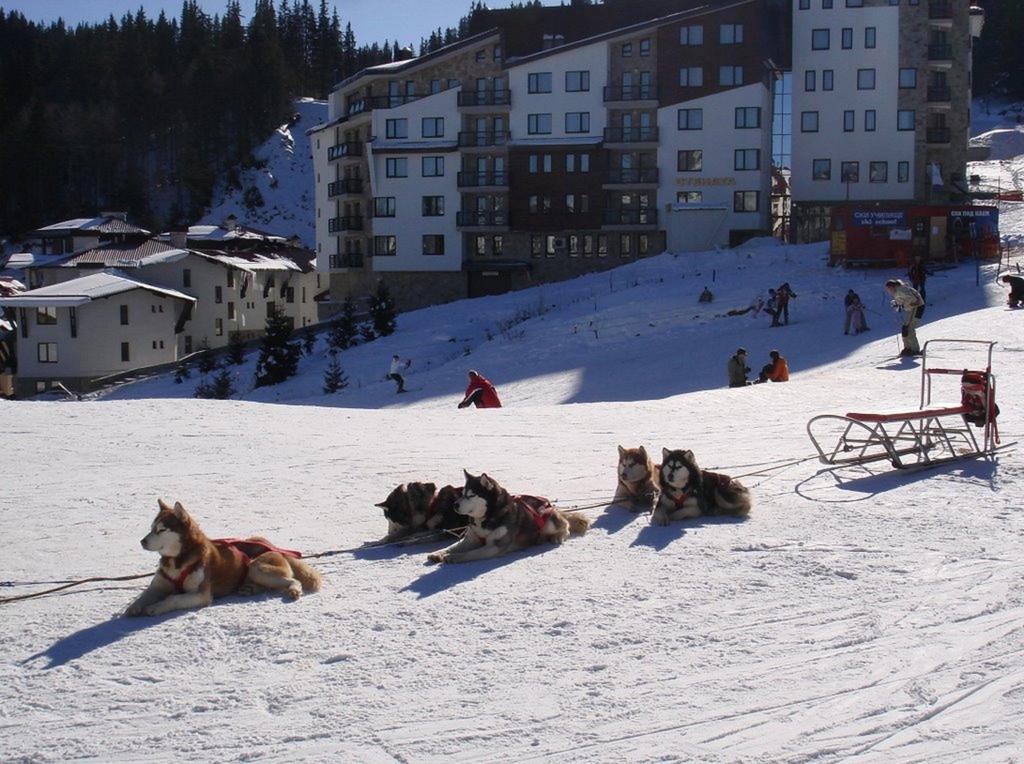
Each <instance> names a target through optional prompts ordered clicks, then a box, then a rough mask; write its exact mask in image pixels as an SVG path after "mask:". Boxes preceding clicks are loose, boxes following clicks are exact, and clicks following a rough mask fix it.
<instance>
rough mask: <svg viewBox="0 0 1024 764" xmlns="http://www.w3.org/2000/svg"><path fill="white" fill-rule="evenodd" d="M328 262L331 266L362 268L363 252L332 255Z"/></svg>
mask: <svg viewBox="0 0 1024 764" xmlns="http://www.w3.org/2000/svg"><path fill="white" fill-rule="evenodd" d="M327 264H328V266H329V267H331V268H362V267H363V253H362V252H347V253H346V254H344V255H331V256H330V257H329V258H328V259H327Z"/></svg>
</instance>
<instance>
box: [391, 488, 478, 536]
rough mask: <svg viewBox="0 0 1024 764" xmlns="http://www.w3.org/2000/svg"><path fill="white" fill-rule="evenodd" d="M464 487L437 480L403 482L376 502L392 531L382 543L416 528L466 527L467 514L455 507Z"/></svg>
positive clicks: (448, 528)
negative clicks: (462, 513) (440, 483)
mask: <svg viewBox="0 0 1024 764" xmlns="http://www.w3.org/2000/svg"><path fill="white" fill-rule="evenodd" d="M460 496H462V489H461V488H456V487H455V486H451V485H446V486H444V487H443V488H442V489H441V490H440V491H439V490H437V486H436V485H434V484H433V483H402V485H400V486H398V487H397V488H396V489H395V490H393V491H392V492H391V493H389V494H388V497H387V498H386V499H385V500H384V501H382V502H380V503H379V504H376V505H375V506H378V507H381V508H382V509H383V510H384V517H386V518H387V519H388V534H387V535H386V536H385V537H384V538H382V539H381V540H380V542H379V543H387V542H391V541H396V540H398V539H400V538H403V537H404V536H408V535H409V534H411V533H415V532H416V531H432V530H452V529H455V528H464V527H465V526H466V518H465V517H463V516H462V515H460V514H459V513H458V512H456V511H455V502H456V500H457V499H458V498H459V497H460Z"/></svg>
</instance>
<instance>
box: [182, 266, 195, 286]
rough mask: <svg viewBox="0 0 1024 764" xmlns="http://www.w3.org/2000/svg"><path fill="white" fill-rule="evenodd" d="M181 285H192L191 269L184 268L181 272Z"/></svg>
mask: <svg viewBox="0 0 1024 764" xmlns="http://www.w3.org/2000/svg"><path fill="white" fill-rule="evenodd" d="M181 285H182V286H184V287H190V286H192V269H191V268H186V269H185V270H183V271H182V272H181Z"/></svg>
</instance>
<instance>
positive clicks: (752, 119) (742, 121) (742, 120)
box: [736, 106, 761, 130]
mask: <svg viewBox="0 0 1024 764" xmlns="http://www.w3.org/2000/svg"><path fill="white" fill-rule="evenodd" d="M759 127H761V107H760V106H737V107H736V129H738V130H740V129H746V130H749V129H753V128H759Z"/></svg>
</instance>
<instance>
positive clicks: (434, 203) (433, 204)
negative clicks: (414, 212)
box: [423, 196, 444, 218]
mask: <svg viewBox="0 0 1024 764" xmlns="http://www.w3.org/2000/svg"><path fill="white" fill-rule="evenodd" d="M441 215H444V197H443V196H424V197H423V217H425V218H433V217H440V216H441Z"/></svg>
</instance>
